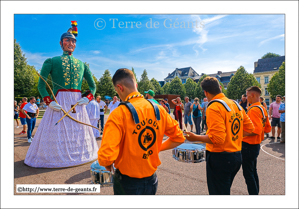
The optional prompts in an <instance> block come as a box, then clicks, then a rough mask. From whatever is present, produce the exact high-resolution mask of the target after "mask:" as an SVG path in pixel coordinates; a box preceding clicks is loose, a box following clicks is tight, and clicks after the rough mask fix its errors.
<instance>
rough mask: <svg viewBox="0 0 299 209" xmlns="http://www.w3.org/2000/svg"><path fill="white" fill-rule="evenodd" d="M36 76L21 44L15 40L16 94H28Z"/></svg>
mask: <svg viewBox="0 0 299 209" xmlns="http://www.w3.org/2000/svg"><path fill="white" fill-rule="evenodd" d="M34 84H35V76H34V72H33V71H32V66H31V67H30V66H29V65H27V61H26V57H25V54H23V52H22V50H21V46H20V44H19V43H17V41H16V39H15V40H14V95H15V96H27V97H28V95H30V91H31V90H32V88H33V87H34Z"/></svg>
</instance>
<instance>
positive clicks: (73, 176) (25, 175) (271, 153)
mask: <svg viewBox="0 0 299 209" xmlns="http://www.w3.org/2000/svg"><path fill="white" fill-rule="evenodd" d="M105 117H106V119H107V116H105ZM40 121H41V119H38V120H37V126H36V128H35V131H34V133H35V132H36V130H37V128H38V125H39V123H40ZM20 131H21V128H18V129H16V127H15V135H14V163H15V164H14V185H15V186H16V184H90V182H91V178H90V165H91V163H92V162H90V163H87V164H84V165H81V166H77V167H71V168H61V169H46V168H32V167H29V166H27V165H25V164H24V159H25V157H26V153H27V150H28V148H29V143H27V138H26V136H24V135H18V133H19V132H20ZM34 133H33V134H34ZM166 138H167V137H165V138H164V139H166ZM97 142H98V145H99V146H100V145H101V140H100V139H99V140H97ZM261 147H262V149H261V151H260V155H259V157H258V165H257V169H258V174H259V179H260V194H261V195H284V194H285V145H284V144H280V143H276V142H275V141H270V139H265V140H264V141H263V142H262V145H261ZM160 159H161V162H162V164H161V165H160V166H159V167H158V170H157V174H158V179H159V186H158V191H157V195H208V189H207V182H206V172H205V166H206V164H205V162H201V163H195V164H193V163H183V162H178V161H175V160H174V159H173V158H172V151H171V150H168V151H164V152H161V153H160ZM15 194H17V195H20V194H19V193H16V192H15ZM112 194H113V189H112V187H101V193H100V195H112ZM231 194H232V195H247V194H248V193H247V189H246V184H245V180H244V178H243V175H242V168H241V169H240V171H239V172H238V174H237V175H236V177H235V180H234V183H233V185H232V189H231ZM34 195H37V194H34ZM56 195H59V194H56ZM97 195H98V194H97Z"/></svg>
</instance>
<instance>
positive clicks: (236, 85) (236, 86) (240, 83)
mask: <svg viewBox="0 0 299 209" xmlns="http://www.w3.org/2000/svg"><path fill="white" fill-rule="evenodd" d="M251 86H259V87H261V85H260V84H259V83H258V81H257V80H256V79H255V77H254V76H253V74H250V73H247V72H246V70H245V68H244V67H243V66H240V67H239V68H238V70H237V72H236V74H235V75H234V76H233V77H232V78H231V80H230V82H229V83H228V86H227V97H228V98H230V99H241V97H242V94H246V89H247V88H249V87H251Z"/></svg>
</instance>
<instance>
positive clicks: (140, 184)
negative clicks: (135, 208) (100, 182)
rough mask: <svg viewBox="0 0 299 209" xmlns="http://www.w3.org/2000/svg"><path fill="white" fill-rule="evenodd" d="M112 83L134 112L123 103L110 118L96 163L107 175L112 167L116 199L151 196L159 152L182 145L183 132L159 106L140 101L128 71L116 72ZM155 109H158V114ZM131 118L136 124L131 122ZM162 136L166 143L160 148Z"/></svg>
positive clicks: (155, 180)
mask: <svg viewBox="0 0 299 209" xmlns="http://www.w3.org/2000/svg"><path fill="white" fill-rule="evenodd" d="M112 81H113V85H114V88H115V90H116V91H117V93H118V95H119V97H120V98H121V100H122V101H126V102H129V103H130V104H131V105H132V106H133V108H132V107H129V105H128V104H127V105H128V106H127V105H125V103H124V102H123V103H121V104H120V105H119V106H118V107H117V108H116V109H115V110H114V111H113V112H112V113H111V114H110V116H109V118H108V120H107V123H106V125H105V128H104V134H103V138H102V144H101V147H100V149H99V151H98V162H99V164H100V165H102V166H105V168H106V169H107V170H108V171H111V170H112V169H113V166H112V164H113V163H114V166H115V168H116V170H115V174H114V182H113V190H114V194H115V195H119V194H125V195H154V194H156V192H157V188H158V178H157V175H156V173H155V172H156V170H157V167H158V166H159V165H160V164H161V161H160V159H159V152H160V151H162V150H167V149H172V148H174V147H176V146H178V145H180V144H182V143H183V142H184V141H185V139H184V136H183V132H182V131H181V130H180V128H179V125H178V123H177V121H175V120H174V119H172V118H171V116H170V115H169V114H168V113H167V112H166V111H165V109H164V108H163V107H162V106H160V105H156V104H154V103H152V104H151V101H147V100H146V99H144V98H143V95H141V94H140V93H139V92H138V90H137V83H136V79H135V77H134V74H133V72H132V71H131V70H128V69H126V68H122V69H118V70H117V71H116V72H115V74H114V76H113V78H112ZM154 107H156V108H158V111H157V110H156V113H157V112H158V113H157V114H156V113H155V110H154ZM129 108H131V109H129ZM132 109H133V110H132ZM134 110H136V112H137V114H134ZM131 112H132V114H131ZM132 115H134V118H135V119H136V117H137V118H138V119H139V122H136V120H133V117H132ZM136 115H137V116H136ZM159 117H160V118H159ZM135 122H136V123H135ZM164 134H165V135H167V136H169V139H167V140H166V141H164V143H163V144H162V140H163V136H164Z"/></svg>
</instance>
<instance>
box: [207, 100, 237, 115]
mask: <svg viewBox="0 0 299 209" xmlns="http://www.w3.org/2000/svg"><path fill="white" fill-rule="evenodd" d="M232 101H233V102H234V103H235V104H236V105H237V107H238V109H239V110H240V111H242V107H241V106H240V105H239V104H238V103H237V102H236V101H235V100H232ZM214 102H218V103H220V104H222V105H223V107H224V108H225V109H226V110H227V112H230V111H231V109H230V108H229V106H228V105H227V104H226V102H225V101H223V100H221V99H214V100H212V101H210V102H209V104H208V107H209V106H210V105H211V104H213V103H214Z"/></svg>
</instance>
